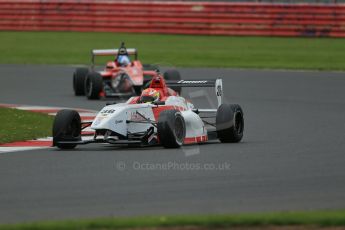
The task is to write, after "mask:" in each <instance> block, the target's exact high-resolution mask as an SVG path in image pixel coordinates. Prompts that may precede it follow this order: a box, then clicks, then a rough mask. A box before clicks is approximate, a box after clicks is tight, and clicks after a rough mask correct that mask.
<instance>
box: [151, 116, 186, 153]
mask: <svg viewBox="0 0 345 230" xmlns="http://www.w3.org/2000/svg"><path fill="white" fill-rule="evenodd" d="M157 133H158V138H159V141H160V143H161V144H162V145H163V146H164V147H165V148H180V147H181V146H182V145H183V142H184V138H185V136H186V124H185V121H184V119H183V116H182V114H181V112H179V111H177V110H165V111H163V112H161V113H160V115H159V118H158V124H157Z"/></svg>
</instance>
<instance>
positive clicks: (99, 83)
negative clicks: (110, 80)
mask: <svg viewBox="0 0 345 230" xmlns="http://www.w3.org/2000/svg"><path fill="white" fill-rule="evenodd" d="M102 90H103V79H102V76H101V75H100V74H99V73H95V72H94V73H89V74H88V75H87V76H86V79H85V93H86V97H87V98H88V99H99V97H100V96H99V94H100V93H101V92H102Z"/></svg>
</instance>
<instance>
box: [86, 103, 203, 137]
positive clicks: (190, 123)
mask: <svg viewBox="0 0 345 230" xmlns="http://www.w3.org/2000/svg"><path fill="white" fill-rule="evenodd" d="M128 101H131V99H129V100H128ZM166 107H168V108H167V109H176V110H179V111H181V114H182V116H183V118H184V120H185V124H186V138H189V139H191V138H192V139H193V138H195V142H196V138H200V137H203V138H204V140H205V141H206V140H207V130H206V128H205V125H204V122H203V121H202V120H201V118H200V117H199V115H197V114H196V113H195V112H193V110H192V109H193V108H194V106H193V104H191V103H189V102H186V100H185V99H184V98H183V97H179V96H170V97H169V98H168V99H167V100H166V102H165V105H159V106H157V105H152V104H127V103H120V104H114V105H109V106H106V107H104V108H103V109H102V110H101V111H100V112H99V113H98V114H97V116H96V118H95V120H94V121H93V122H92V124H91V128H92V129H94V130H111V131H113V132H116V133H118V134H120V135H122V136H127V134H128V133H138V132H145V131H147V130H148V129H149V128H150V127H152V125H151V124H150V123H135V122H129V123H127V120H129V121H138V122H142V121H145V119H144V118H143V117H142V116H140V115H139V114H138V113H137V112H139V113H140V114H141V115H143V116H144V117H145V118H146V119H149V120H151V121H156V122H157V121H158V117H155V114H154V110H164V108H166ZM157 115H158V114H156V116H157ZM154 131H155V132H157V129H156V128H155V127H154ZM199 142H200V141H199Z"/></svg>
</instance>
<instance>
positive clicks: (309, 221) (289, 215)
mask: <svg viewBox="0 0 345 230" xmlns="http://www.w3.org/2000/svg"><path fill="white" fill-rule="evenodd" d="M272 225H273V226H295V225H306V226H321V227H326V226H327V227H329V226H345V211H325V212H321V211H320V212H285V213H266V214H265V213H263V214H237V215H213V216H171V217H165V216H160V217H135V218H108V219H95V220H76V221H60V222H36V223H29V224H27V223H26V224H14V225H0V230H2V229H6V230H18V229H24V230H29V229H30V230H53V229H54V230H72V229H73V230H79V229H80V230H81V229H82V230H96V229H98V230H100V229H102V230H105V229H125V228H148V227H149V228H154V227H179V226H196V227H205V228H212V229H213V228H224V227H232V226H243V227H244V226H247V227H248V226H272Z"/></svg>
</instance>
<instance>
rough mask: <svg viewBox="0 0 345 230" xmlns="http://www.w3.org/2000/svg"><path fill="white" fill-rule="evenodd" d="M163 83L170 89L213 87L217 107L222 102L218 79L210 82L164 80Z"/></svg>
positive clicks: (221, 89)
mask: <svg viewBox="0 0 345 230" xmlns="http://www.w3.org/2000/svg"><path fill="white" fill-rule="evenodd" d="M165 82H166V84H167V85H168V86H170V87H214V89H215V92H216V96H217V101H218V107H219V106H220V105H221V104H222V102H223V81H222V79H220V78H218V79H212V80H178V81H174V80H166V81H165ZM211 110H212V109H211ZM211 110H209V112H211ZM212 111H213V110H212ZM205 112H208V110H207V111H206V109H205Z"/></svg>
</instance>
